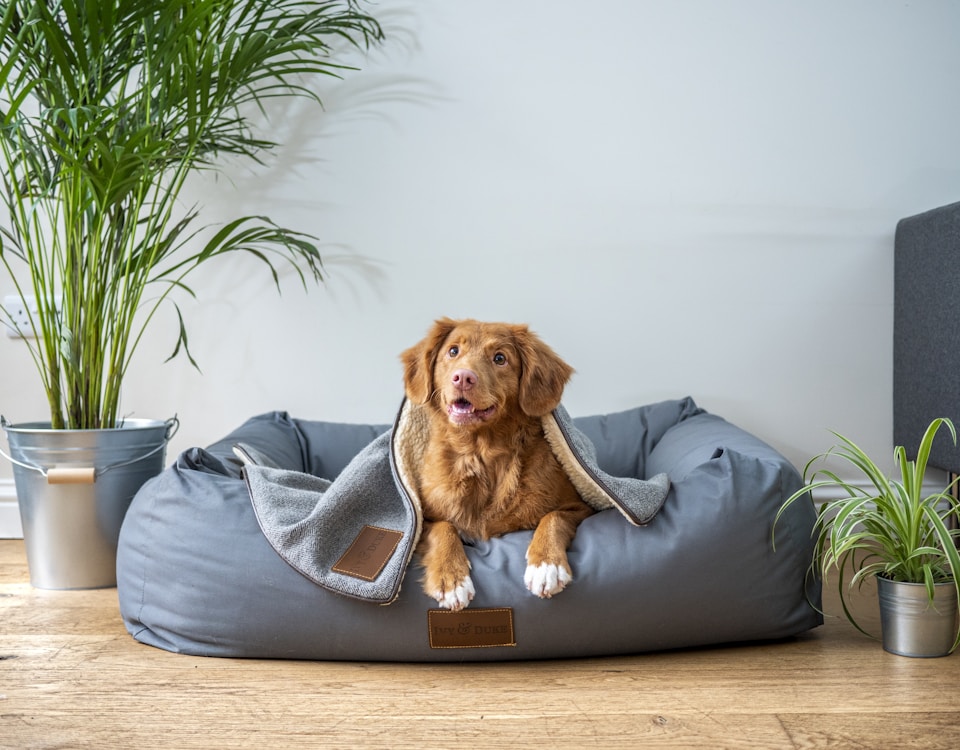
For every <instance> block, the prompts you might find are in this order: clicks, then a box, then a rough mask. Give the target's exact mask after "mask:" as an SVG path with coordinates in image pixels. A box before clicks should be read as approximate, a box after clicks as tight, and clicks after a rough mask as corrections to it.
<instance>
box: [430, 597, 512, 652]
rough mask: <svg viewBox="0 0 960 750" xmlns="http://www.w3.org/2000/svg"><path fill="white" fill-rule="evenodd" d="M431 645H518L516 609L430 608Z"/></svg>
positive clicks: (474, 646)
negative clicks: (515, 634) (456, 610)
mask: <svg viewBox="0 0 960 750" xmlns="http://www.w3.org/2000/svg"><path fill="white" fill-rule="evenodd" d="M427 628H428V629H429V633H430V648H490V647H493V646H516V645H517V641H516V638H514V635H513V609H511V608H510V607H503V608H499V609H470V608H467V609H463V610H460V611H459V612H451V611H450V610H447V609H431V610H429V611H428V612H427Z"/></svg>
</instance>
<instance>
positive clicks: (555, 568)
mask: <svg viewBox="0 0 960 750" xmlns="http://www.w3.org/2000/svg"><path fill="white" fill-rule="evenodd" d="M572 580H573V579H572V578H571V576H570V574H569V573H568V572H567V569H566V568H564V567H563V566H562V565H554V564H552V563H546V562H542V563H540V564H539V565H528V566H527V570H526V572H525V573H524V574H523V582H524V583H525V584H526V585H527V588H528V589H530V593H531V594H536V595H537V596H539V597H540V598H541V599H549V598H550V597H551V596H553V595H554V594H559V593H560V592H561V591H563V590H564V588H566V586H567V584H568V583H570V581H572Z"/></svg>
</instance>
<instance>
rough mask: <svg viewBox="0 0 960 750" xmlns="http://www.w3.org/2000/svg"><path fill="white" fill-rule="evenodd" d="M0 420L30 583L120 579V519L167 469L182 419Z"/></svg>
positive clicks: (57, 585)
mask: <svg viewBox="0 0 960 750" xmlns="http://www.w3.org/2000/svg"><path fill="white" fill-rule="evenodd" d="M0 423H2V426H3V429H4V430H5V431H6V433H7V442H8V443H9V446H10V455H9V456H7V458H9V459H10V461H11V462H12V463H13V476H14V481H15V484H16V490H17V503H18V505H19V506H20V520H21V521H22V523H23V539H24V545H25V547H26V551H27V568H28V569H29V571H30V583H31V584H33V586H35V587H36V588H40V589H90V588H107V587H110V586H116V585H117V573H116V564H117V563H116V560H117V540H118V538H119V535H120V525H121V524H122V523H123V518H124V516H125V515H126V512H127V508H128V507H129V506H130V501H131V500H132V499H133V496H134V495H135V494H136V492H137V490H139V489H140V486H141V485H142V484H143V483H144V482H145V481H146V480H148V479H150V478H151V477H153V476H155V475H156V474H159V473H160V471H161V470H162V469H163V462H164V455H165V448H166V445H167V442H168V441H169V440H170V438H171V437H172V436H173V434H174V433H175V432H176V428H177V426H178V424H179V423H178V422H177V420H176V418H175V417H174V418H173V419H170V420H167V421H166V422H160V421H156V420H147V419H128V420H126V421H125V422H124V424H123V426H122V427H119V428H116V429H106V430H54V429H51V427H50V423H49V422H28V423H23V424H17V425H13V424H9V423H8V422H6V420H3V419H2V418H0ZM0 453H2V451H0ZM4 455H6V454H4Z"/></svg>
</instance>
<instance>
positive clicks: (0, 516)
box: [0, 479, 943, 539]
mask: <svg viewBox="0 0 960 750" xmlns="http://www.w3.org/2000/svg"><path fill="white" fill-rule="evenodd" d="M852 484H856V485H863V483H862V482H852ZM863 489H865V490H866V489H867V487H866V486H863ZM942 489H943V485H942V484H941V485H937V484H932V483H929V484H928V483H924V487H923V490H924V495H931V494H933V493H934V492H939V491H940V490H942ZM841 497H842V495H841V494H840V493H838V492H836V491H833V492H830V491H824V490H819V491H817V492H815V493H814V502H815V503H816V504H817V505H818V506H819V505H820V504H821V503H823V502H827V501H830V500H839V499H840V498H841ZM0 539H23V526H22V525H21V523H20V508H19V506H18V505H17V492H16V488H15V487H14V484H13V480H12V479H0Z"/></svg>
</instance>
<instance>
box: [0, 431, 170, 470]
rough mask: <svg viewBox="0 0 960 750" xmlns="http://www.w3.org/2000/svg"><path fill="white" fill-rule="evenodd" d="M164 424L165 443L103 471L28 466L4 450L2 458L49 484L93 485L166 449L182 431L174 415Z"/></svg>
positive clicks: (82, 468)
mask: <svg viewBox="0 0 960 750" xmlns="http://www.w3.org/2000/svg"><path fill="white" fill-rule="evenodd" d="M8 424H10V423H9V422H7V419H6V417H4V416H0V426H2V427H6V426H7V425H8ZM164 424H165V425H166V426H167V429H166V431H165V432H164V434H163V442H162V443H160V445H158V446H157V447H156V448H152V449H151V450H149V451H148V452H146V453H144V454H143V455H142V456H137V457H136V458H131V459H128V460H126V461H121V462H120V463H116V464H110V465H109V466H104V467H103V468H102V469H97V468H94V467H93V466H90V467H72V466H71V467H68V468H63V469H58V468H56V467H54V468H51V469H44V468H43V467H42V466H37V465H36V464H28V463H24V462H23V461H17V459H15V458H13V456H8V455H7V454H6V453H4V452H3V449H2V448H0V456H3V457H4V458H5V459H7V460H8V461H9V462H10V463H12V464H16V465H17V466H21V467H23V468H24V469H29V470H30V471H36V472H39V473H40V474H41V475H42V476H43V477H44V478H45V479H46V480H47V484H93V483H94V482H95V481H96V479H97V477H98V476H101V475H103V474H106V473H107V472H108V471H110V470H112V469H119V468H120V467H121V466H129V465H130V464H135V463H136V462H137V461H142V460H143V459H145V458H149V457H150V456H152V455H153V454H154V453H157V452H159V451H161V450H163V449H164V448H166V447H167V443H169V442H170V440H171V439H172V438H173V436H174V435H176V434H177V430H179V429H180V420H179V419H177V415H176V414H174V415H173V416H172V417H170V419H168V420H166V421H165V422H164Z"/></svg>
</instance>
